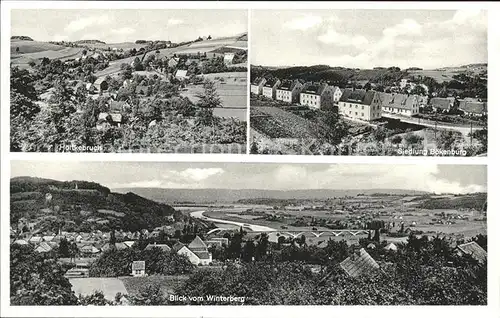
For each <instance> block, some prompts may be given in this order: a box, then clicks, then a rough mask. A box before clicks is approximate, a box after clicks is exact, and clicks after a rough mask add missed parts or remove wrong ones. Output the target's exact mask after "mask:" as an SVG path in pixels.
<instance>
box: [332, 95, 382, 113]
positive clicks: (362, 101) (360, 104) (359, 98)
mask: <svg viewBox="0 0 500 318" xmlns="http://www.w3.org/2000/svg"><path fill="white" fill-rule="evenodd" d="M381 110H382V96H381V94H380V93H379V92H376V91H373V90H369V91H365V90H364V89H356V90H353V89H350V88H348V89H346V90H344V93H343V94H342V97H341V98H340V100H339V114H342V115H343V116H346V117H351V118H355V119H360V120H364V121H371V120H375V119H379V118H380V117H382V111H381Z"/></svg>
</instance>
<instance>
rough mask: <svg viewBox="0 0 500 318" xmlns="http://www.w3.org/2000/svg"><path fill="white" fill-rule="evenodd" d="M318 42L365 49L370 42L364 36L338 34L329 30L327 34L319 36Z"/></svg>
mask: <svg viewBox="0 0 500 318" xmlns="http://www.w3.org/2000/svg"><path fill="white" fill-rule="evenodd" d="M318 40H319V41H320V42H323V43H325V44H336V45H338V46H354V47H357V48H359V47H363V46H364V45H366V44H368V40H367V39H366V38H365V37H364V36H362V35H354V36H351V35H347V34H341V33H338V32H337V31H335V30H332V29H330V30H328V31H327V32H326V33H324V34H322V35H319V36H318Z"/></svg>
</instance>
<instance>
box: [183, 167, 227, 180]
mask: <svg viewBox="0 0 500 318" xmlns="http://www.w3.org/2000/svg"><path fill="white" fill-rule="evenodd" d="M222 173H224V169H222V168H187V169H185V170H183V171H181V172H180V173H179V174H180V176H182V177H184V178H186V179H191V180H194V181H202V180H205V179H207V178H209V177H212V176H215V175H218V174H222Z"/></svg>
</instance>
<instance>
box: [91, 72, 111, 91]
mask: <svg viewBox="0 0 500 318" xmlns="http://www.w3.org/2000/svg"><path fill="white" fill-rule="evenodd" d="M94 86H95V87H96V88H97V90H98V91H99V92H104V91H107V90H108V88H109V83H108V81H107V80H106V78H105V77H103V76H101V77H99V78H98V79H96V80H95V82H94Z"/></svg>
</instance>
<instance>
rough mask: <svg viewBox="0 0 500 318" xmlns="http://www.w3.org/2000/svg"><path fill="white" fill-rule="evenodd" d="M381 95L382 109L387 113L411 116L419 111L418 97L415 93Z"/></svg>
mask: <svg viewBox="0 0 500 318" xmlns="http://www.w3.org/2000/svg"><path fill="white" fill-rule="evenodd" d="M381 95H382V98H383V99H382V111H383V112H385V113H389V114H397V115H403V116H407V117H411V116H414V115H417V114H418V113H419V103H418V97H417V96H416V95H406V94H388V93H381Z"/></svg>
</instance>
